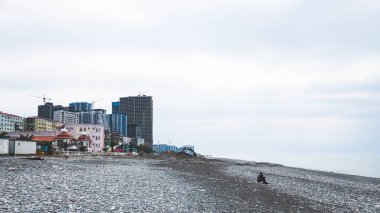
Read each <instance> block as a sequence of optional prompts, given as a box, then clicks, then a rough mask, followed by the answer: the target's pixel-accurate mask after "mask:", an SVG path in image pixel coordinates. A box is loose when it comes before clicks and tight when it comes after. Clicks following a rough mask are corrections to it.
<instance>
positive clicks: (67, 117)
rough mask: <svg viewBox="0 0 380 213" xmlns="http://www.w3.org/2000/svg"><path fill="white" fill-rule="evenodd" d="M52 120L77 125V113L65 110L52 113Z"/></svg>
mask: <svg viewBox="0 0 380 213" xmlns="http://www.w3.org/2000/svg"><path fill="white" fill-rule="evenodd" d="M54 120H55V121H58V122H60V123H64V124H75V123H79V113H78V112H69V111H65V110H58V111H54Z"/></svg>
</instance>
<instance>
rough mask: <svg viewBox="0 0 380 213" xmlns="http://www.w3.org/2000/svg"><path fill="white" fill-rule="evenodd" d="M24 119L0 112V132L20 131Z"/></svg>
mask: <svg viewBox="0 0 380 213" xmlns="http://www.w3.org/2000/svg"><path fill="white" fill-rule="evenodd" d="M23 129H24V118H23V117H20V116H17V115H12V114H8V113H5V112H1V111H0V132H3V131H4V132H13V131H22V130H23Z"/></svg>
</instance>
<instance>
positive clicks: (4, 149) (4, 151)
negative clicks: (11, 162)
mask: <svg viewBox="0 0 380 213" xmlns="http://www.w3.org/2000/svg"><path fill="white" fill-rule="evenodd" d="M8 154H9V140H8V139H0V155H8Z"/></svg>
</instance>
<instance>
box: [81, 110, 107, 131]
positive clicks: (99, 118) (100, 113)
mask: <svg viewBox="0 0 380 213" xmlns="http://www.w3.org/2000/svg"><path fill="white" fill-rule="evenodd" d="M78 113H79V123H82V124H99V125H102V126H103V127H104V129H105V130H107V131H110V126H109V122H108V118H107V114H106V110H104V109H94V110H91V111H86V112H78Z"/></svg>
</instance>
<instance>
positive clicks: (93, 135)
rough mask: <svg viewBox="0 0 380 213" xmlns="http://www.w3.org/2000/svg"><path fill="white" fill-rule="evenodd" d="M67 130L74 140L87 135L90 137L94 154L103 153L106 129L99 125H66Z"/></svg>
mask: <svg viewBox="0 0 380 213" xmlns="http://www.w3.org/2000/svg"><path fill="white" fill-rule="evenodd" d="M65 128H66V129H67V130H68V131H69V133H70V135H72V136H73V137H74V138H78V137H79V136H81V135H83V134H86V135H88V136H90V139H91V146H90V148H91V149H92V150H93V152H103V148H104V127H103V126H102V125H99V124H65Z"/></svg>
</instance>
